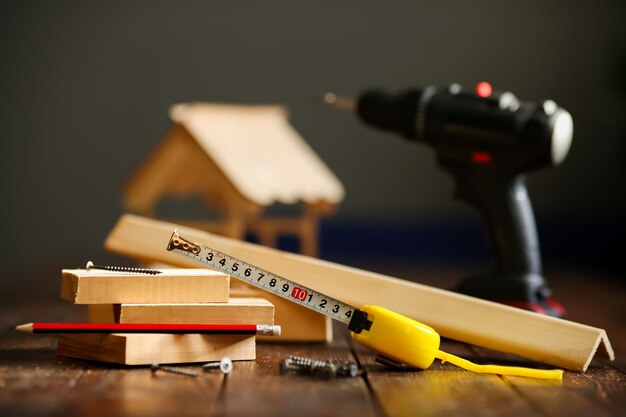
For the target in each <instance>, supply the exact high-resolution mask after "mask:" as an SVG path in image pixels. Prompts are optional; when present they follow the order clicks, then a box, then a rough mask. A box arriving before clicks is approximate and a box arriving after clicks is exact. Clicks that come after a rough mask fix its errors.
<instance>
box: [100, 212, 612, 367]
mask: <svg viewBox="0 0 626 417" xmlns="http://www.w3.org/2000/svg"><path fill="white" fill-rule="evenodd" d="M175 227H178V228H179V232H180V233H181V235H183V236H185V237H186V238H188V239H191V240H194V241H196V242H197V243H199V244H202V245H206V246H209V247H212V248H215V249H217V250H219V251H223V252H225V253H228V254H230V255H232V256H235V257H237V258H240V259H243V260H245V261H246V262H249V263H251V264H253V265H257V266H259V267H261V268H264V269H267V270H269V271H272V272H273V273H276V274H278V275H282V276H285V277H287V278H289V279H291V280H293V281H295V282H298V283H300V284H302V285H305V286H308V287H311V288H313V289H315V290H317V291H320V292H322V293H325V294H327V295H329V296H331V297H335V298H337V299H339V300H341V301H344V302H346V303H349V304H352V305H355V306H360V305H363V304H375V305H381V306H383V307H386V308H389V309H391V310H394V311H396V312H398V313H400V314H404V315H406V316H408V317H411V318H414V319H416V320H419V321H421V322H423V323H426V324H428V325H430V326H432V327H433V328H434V329H435V330H437V331H438V332H439V333H440V334H441V335H442V336H444V337H448V338H451V339H455V340H460V341H462V342H467V343H471V344H475V345H478V346H482V347H486V348H489V349H493V350H498V351H502V352H509V353H514V354H517V355H519V356H522V357H525V358H528V359H532V360H536V361H539V362H545V363H549V364H552V365H556V366H559V367H563V368H567V369H572V370H578V371H585V370H586V369H587V367H588V366H589V363H590V362H591V359H592V358H593V356H594V355H595V353H596V351H597V350H598V348H599V347H600V346H601V349H600V352H601V353H602V354H604V355H605V356H607V357H608V358H610V359H614V354H613V350H612V348H611V345H610V342H609V339H608V337H607V335H606V332H605V331H604V330H603V329H599V328H595V327H591V326H586V325H583V324H579V323H574V322H571V321H567V320H562V319H557V318H554V317H547V316H542V315H538V314H536V313H532V312H528V311H524V310H521V309H517V308H513V307H509V306H505V305H501V304H497V303H493V302H490V301H485V300H480V299H477V298H473V297H469V296H466V295H462V294H457V293H453V292H450V291H446V290H442V289H438V288H433V287H429V286H425V285H421V284H417V283H412V282H407V281H403V280H401V279H397V278H392V277H388V276H385V275H382V274H376V273H372V272H368V271H363V270H359V269H356V268H351V267H347V266H343V265H339V264H334V263H331V262H326V261H322V260H318V259H314V258H309V257H306V256H302V255H297V254H291V253H285V252H281V251H278V250H276V249H271V248H266V247H263V246H259V245H254V244H251V243H246V242H241V241H237V240H234V239H228V238H224V237H221V236H217V235H213V234H209V233H205V232H201V231H198V230H195V229H190V228H185V227H179V226H177V225H174V224H171V223H166V222H161V221H158V220H153V219H147V218H143V217H139V216H134V215H130V214H127V215H124V216H122V217H121V219H120V220H119V221H118V223H117V225H116V226H115V227H114V229H113V230H112V231H111V233H110V234H109V236H108V238H107V239H106V242H105V247H106V248H107V249H108V250H110V251H113V252H116V253H120V254H124V255H127V256H131V257H135V258H138V259H141V260H150V261H157V262H165V263H169V264H172V265H178V266H188V267H195V266H197V264H196V263H195V262H193V261H192V260H191V259H187V258H184V257H182V256H179V255H176V254H174V253H171V252H167V251H166V249H165V247H166V246H167V243H168V241H169V237H170V236H171V234H172V231H173V230H174V228H175Z"/></svg>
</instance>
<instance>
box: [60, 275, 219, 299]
mask: <svg viewBox="0 0 626 417" xmlns="http://www.w3.org/2000/svg"><path fill="white" fill-rule="evenodd" d="M229 290H230V277H229V276H228V275H226V274H223V273H221V272H216V271H211V270H208V269H164V270H163V272H162V273H161V274H158V275H147V274H146V275H143V274H126V273H120V272H110V271H102V270H96V269H92V270H89V271H87V270H85V269H64V270H63V271H62V285H61V298H63V299H65V300H69V301H72V302H73V303H74V304H123V303H211V302H216V303H217V302H226V301H228V297H229Z"/></svg>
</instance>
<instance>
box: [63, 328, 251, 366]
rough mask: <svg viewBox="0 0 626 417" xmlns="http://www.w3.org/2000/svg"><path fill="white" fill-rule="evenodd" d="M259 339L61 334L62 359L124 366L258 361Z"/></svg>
mask: <svg viewBox="0 0 626 417" xmlns="http://www.w3.org/2000/svg"><path fill="white" fill-rule="evenodd" d="M255 352H256V351H255V337H254V336H250V335H237V334H78V333H74V334H69V333H68V334H61V335H59V342H58V348H57V353H58V354H59V355H60V356H69V357H71V358H78V359H87V360H93V361H100V362H112V363H118V364H122V365H150V364H152V363H154V362H159V363H185V362H208V361H214V360H218V361H219V360H220V359H222V357H224V356H228V357H230V358H231V359H232V360H253V359H255V355H256V353H255Z"/></svg>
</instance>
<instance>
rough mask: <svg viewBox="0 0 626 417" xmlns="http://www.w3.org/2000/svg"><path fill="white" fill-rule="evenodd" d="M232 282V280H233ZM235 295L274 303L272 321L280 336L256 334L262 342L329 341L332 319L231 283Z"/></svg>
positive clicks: (331, 332)
mask: <svg viewBox="0 0 626 417" xmlns="http://www.w3.org/2000/svg"><path fill="white" fill-rule="evenodd" d="M233 284H234V282H233ZM230 291H231V294H232V295H235V296H247V297H252V296H254V297H261V298H263V299H265V300H267V301H268V302H269V303H271V304H273V305H274V308H275V312H274V322H275V323H276V324H278V325H280V327H281V333H280V336H257V340H258V341H264V342H273V343H275V342H331V341H332V340H333V326H332V320H331V319H330V318H329V317H326V316H324V315H322V314H319V313H316V312H315V311H313V310H310V309H308V308H305V307H301V306H299V305H297V304H295V303H292V302H291V301H288V300H285V299H284V298H281V297H278V296H276V295H273V294H270V293H268V292H267V291H262V290H259V289H257V288H254V287H251V286H248V285H245V286H244V285H232V286H231V289H230Z"/></svg>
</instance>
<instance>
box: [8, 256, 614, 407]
mask: <svg viewBox="0 0 626 417" xmlns="http://www.w3.org/2000/svg"><path fill="white" fill-rule="evenodd" d="M59 270H60V268H56V267H54V268H53V266H51V265H49V266H47V267H45V268H40V269H39V270H33V271H25V272H24V273H23V274H21V276H19V277H15V276H14V277H2V278H3V279H2V281H1V283H0V291H1V292H0V294H1V297H2V299H1V300H0V301H2V305H1V307H0V313H1V315H0V326H1V327H0V328H2V329H6V330H4V331H3V332H2V333H0V416H66V415H68V416H74V415H86V416H99V415H114V416H160V415H162V416H180V417H183V416H248V415H251V416H298V417H304V416H351V415H358V416H446V417H449V416H454V415H460V416H472V415H476V416H489V415H507V416H618V415H623V416H626V373H625V370H626V366H624V365H625V362H624V356H625V354H626V336H625V333H624V324H625V318H626V314H624V313H625V308H624V301H625V300H624V294H626V291H625V290H626V287H625V286H624V284H622V283H621V282H619V281H618V280H617V279H612V280H611V279H603V278H602V276H601V274H597V273H581V272H572V271H570V272H566V271H563V270H562V269H561V270H558V271H556V272H555V273H553V275H554V276H556V278H554V279H552V278H551V280H550V284H551V286H552V287H553V289H554V290H555V293H556V294H557V296H558V298H559V299H560V300H561V301H562V302H563V303H564V304H565V305H566V307H567V308H568V310H569V314H570V315H569V318H570V319H572V320H575V321H579V322H584V323H586V324H590V325H594V326H598V327H603V328H605V329H606V330H607V331H608V335H609V338H610V339H611V342H612V343H613V347H614V348H615V350H616V353H617V360H616V361H615V362H613V363H610V362H607V361H605V360H595V361H594V362H593V363H592V365H591V367H590V369H589V371H588V372H586V373H577V372H569V371H568V372H566V373H565V376H564V379H563V381H562V382H560V383H559V382H552V381H541V380H533V379H528V378H521V377H502V376H496V375H483V374H475V373H471V372H468V371H464V370H461V369H459V368H456V367H455V366H453V365H449V364H444V365H442V364H441V363H439V362H438V361H437V363H435V364H434V365H433V366H432V367H431V368H430V369H428V370H425V371H393V370H390V369H388V368H385V367H383V366H382V365H379V364H377V363H375V362H374V356H373V355H372V353H370V352H369V351H367V350H366V349H364V348H361V347H359V346H358V345H354V344H352V343H351V340H350V339H349V337H348V335H347V332H346V330H345V329H344V328H343V327H342V326H340V325H337V326H335V340H334V342H333V343H330V344H278V343H268V344H259V345H258V347H257V360H256V361H248V362H235V366H234V370H233V372H232V373H231V374H230V375H229V376H227V377H224V376H223V375H222V374H221V373H220V372H202V371H201V370H200V369H201V368H200V366H199V365H188V366H186V368H189V369H196V370H200V372H201V374H200V376H199V377H197V378H192V377H186V376H181V375H174V374H167V373H157V374H156V375H152V373H151V372H150V370H149V369H148V368H147V367H121V366H114V365H106V364H101V363H96V362H87V361H81V360H74V359H69V358H62V357H57V356H56V353H55V349H56V336H54V335H33V334H25V333H19V332H15V331H12V330H8V329H9V327H10V326H14V325H15V324H19V323H23V322H30V321H72V320H81V319H84V317H85V311H84V309H81V308H80V307H78V306H73V305H71V304H69V303H67V302H63V301H60V300H58V289H59V287H58V285H59V281H58V275H59V274H60V273H59ZM387 272H388V273H391V274H394V275H396V276H402V277H405V278H408V279H416V280H418V281H420V282H424V283H429V281H430V283H432V284H435V285H437V286H441V287H444V288H445V287H448V286H449V284H450V282H452V281H453V279H454V278H453V277H455V276H457V272H458V271H455V270H453V269H450V268H448V270H447V272H442V270H441V269H437V268H433V269H431V270H425V269H423V268H419V267H410V266H409V267H404V269H403V271H400V270H398V271H389V270H387ZM425 277H428V278H427V279H426V278H425ZM9 278H10V279H9ZM418 278H419V279H418ZM442 348H443V350H447V351H449V352H451V353H454V354H457V355H461V356H463V357H466V358H468V359H472V360H475V361H477V362H481V363H487V362H494V363H495V362H497V363H504V364H515V365H522V366H524V365H530V366H537V364H533V363H531V362H528V361H525V360H523V359H520V358H515V357H511V356H508V355H504V354H501V353H498V352H491V351H487V350H485V349H480V348H476V347H473V346H469V345H466V344H462V343H458V342H454V341H450V340H445V341H443V344H442ZM289 354H297V355H303V356H309V357H313V358H319V359H345V360H351V361H355V362H358V363H359V364H360V365H361V366H362V367H363V369H364V371H365V372H364V374H363V375H362V376H359V377H356V378H343V379H330V380H324V379H318V378H314V377H310V376H301V375H281V374H280V372H279V363H280V361H281V359H282V358H284V357H286V356H287V355H289ZM539 366H540V365H539Z"/></svg>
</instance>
